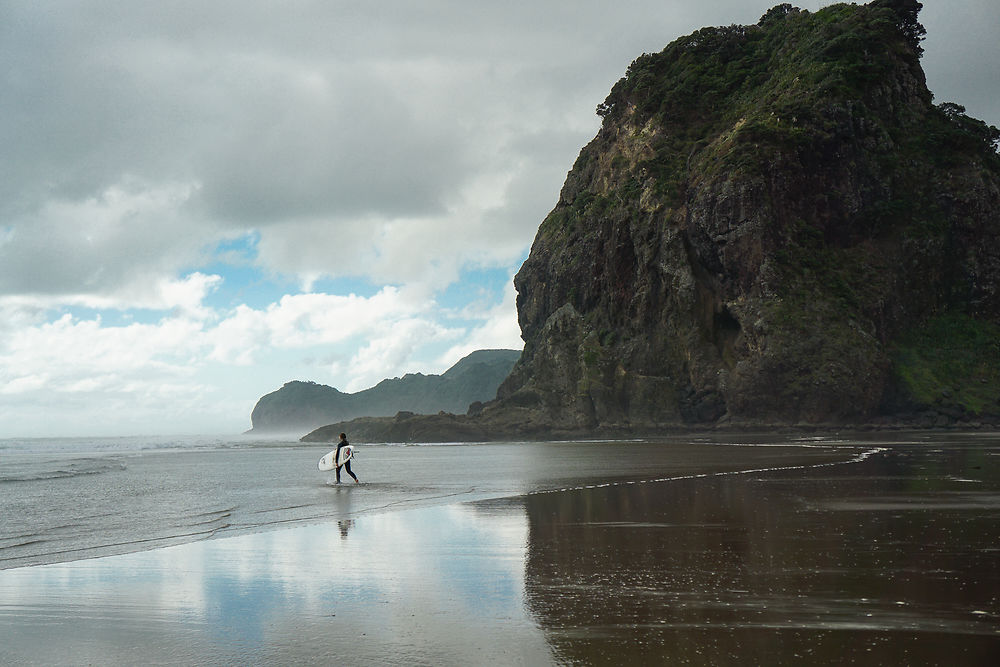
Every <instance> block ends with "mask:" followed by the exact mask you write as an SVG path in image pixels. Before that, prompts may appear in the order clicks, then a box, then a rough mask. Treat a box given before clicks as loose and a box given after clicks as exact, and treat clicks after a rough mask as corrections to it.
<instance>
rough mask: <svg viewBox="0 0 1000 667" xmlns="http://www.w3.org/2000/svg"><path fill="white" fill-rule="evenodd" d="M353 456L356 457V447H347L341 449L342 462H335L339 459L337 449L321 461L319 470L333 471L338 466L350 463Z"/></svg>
mask: <svg viewBox="0 0 1000 667" xmlns="http://www.w3.org/2000/svg"><path fill="white" fill-rule="evenodd" d="M352 456H354V445H347V446H346V447H341V448H340V460H339V461H335V460H334V459H335V458H336V457H337V450H336V449H335V450H333V451H332V452H329V453H328V454H326V455H325V456H324V457H323V458H321V459H320V460H319V469H320V470H333V469H334V468H336V467H337V466H342V465H344V464H345V463H347V462H348V461H350V460H351V457H352Z"/></svg>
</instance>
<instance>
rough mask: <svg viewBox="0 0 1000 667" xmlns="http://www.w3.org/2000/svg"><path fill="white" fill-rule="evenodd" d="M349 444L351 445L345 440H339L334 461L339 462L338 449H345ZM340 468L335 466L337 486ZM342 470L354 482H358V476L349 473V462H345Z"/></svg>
mask: <svg viewBox="0 0 1000 667" xmlns="http://www.w3.org/2000/svg"><path fill="white" fill-rule="evenodd" d="M349 444H351V443H349V442H347V440H346V439H345V440H341V441H340V442H338V443H337V453H336V454H335V455H334V459H333V460H334V461H339V460H340V448H341V447H346V446H347V445H349ZM340 468H341V466H337V484H340ZM343 468H344V470H346V471H347V474H348V475H350V476H351V477H353V478H354V481H355V482H357V481H358V476H357V475H355V474H354V473H353V472H351V462H350V461H345V462H344V465H343Z"/></svg>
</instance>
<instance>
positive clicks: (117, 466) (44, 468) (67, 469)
mask: <svg viewBox="0 0 1000 667" xmlns="http://www.w3.org/2000/svg"><path fill="white" fill-rule="evenodd" d="M125 468H126V466H125V463H123V462H122V461H121V460H120V459H117V458H84V459H69V460H56V461H52V460H49V461H32V462H30V463H27V462H26V463H17V462H15V463H11V464H8V465H5V466H4V467H3V469H2V470H0V484H4V483H14V482H37V481H40V480H50V479H62V478H66V477H79V476H81V475H102V474H104V473H111V472H120V471H122V470H125Z"/></svg>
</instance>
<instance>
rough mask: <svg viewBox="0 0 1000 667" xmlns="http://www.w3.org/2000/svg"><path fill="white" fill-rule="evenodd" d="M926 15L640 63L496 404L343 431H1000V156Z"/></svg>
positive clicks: (838, 18) (610, 107) (774, 36)
mask: <svg viewBox="0 0 1000 667" xmlns="http://www.w3.org/2000/svg"><path fill="white" fill-rule="evenodd" d="M920 7H921V5H920V4H919V3H917V2H915V1H913V0H875V1H874V2H870V3H869V4H866V5H849V4H835V5H831V6H829V7H826V8H824V9H821V10H819V11H817V12H809V11H805V10H800V9H797V8H795V7H792V6H791V5H788V4H782V5H779V6H777V7H775V8H773V9H771V10H770V11H768V12H767V14H765V15H764V16H763V17H762V18H761V19H760V21H759V22H758V23H757V24H755V25H749V26H738V25H732V26H727V27H719V28H704V29H702V30H699V31H697V32H695V33H693V34H691V35H688V36H686V37H682V38H680V39H677V40H676V41H674V42H672V43H671V44H669V45H668V46H667V47H666V48H665V49H664V50H663V51H661V52H660V53H656V54H643V55H642V56H640V57H639V58H637V59H636V60H635V61H634V62H633V63H632V65H631V66H630V67H629V68H628V71H627V72H626V75H625V76H624V77H623V78H622V79H621V80H620V81H619V82H618V83H617V84H615V86H614V87H613V88H612V90H611V93H610V94H609V95H608V97H607V99H606V100H605V101H604V102H603V103H602V104H600V105H599V106H598V108H597V112H598V114H599V115H601V116H602V117H603V123H602V127H601V129H600V131H599V132H598V134H597V136H596V137H595V138H594V139H593V140H592V141H591V142H590V143H589V144H588V145H587V146H585V147H584V148H583V150H582V151H581V152H580V155H579V157H578V158H577V160H576V163H575V164H574V165H573V168H572V170H571V171H570V172H569V174H568V176H567V178H566V182H565V184H564V186H563V188H562V191H561V192H560V193H559V198H558V202H557V203H556V205H555V207H554V208H553V210H552V211H551V213H549V215H548V216H547V217H546V218H545V219H544V220H543V221H542V223H541V225H540V227H539V229H538V233H537V236H536V237H535V240H534V243H533V245H532V248H531V253H530V255H529V257H528V259H527V261H526V262H525V263H524V265H523V266H522V268H521V270H520V271H519V272H518V274H517V276H516V278H515V280H514V283H515V287H516V288H517V293H518V296H517V311H518V320H519V322H520V326H521V331H522V337H523V338H524V341H525V347H524V351H523V353H522V354H521V356H520V358H519V359H518V361H517V363H516V365H515V366H514V368H513V370H512V372H511V373H510V375H509V376H508V377H507V378H506V380H504V382H503V384H502V385H500V387H499V390H498V393H497V396H496V399H495V400H493V401H490V402H487V403H486V404H484V405H482V406H476V408H475V409H474V410H472V411H471V412H470V413H469V414H465V415H454V414H452V415H436V416H432V417H419V416H416V415H407V414H402V415H397V416H395V417H384V418H381V419H376V420H359V421H354V422H348V423H342V424H335V425H332V426H331V427H330V429H332V431H337V432H339V431H340V430H348V431H350V432H352V434H353V436H352V437H354V438H355V439H367V440H403V441H405V440H453V439H464V440H470V439H474V440H490V439H516V438H549V437H563V436H566V437H580V436H597V435H619V436H621V435H641V434H651V433H656V432H662V431H664V430H676V429H698V428H748V427H774V426H789V425H797V426H804V427H814V428H818V427H830V426H833V427H850V426H872V425H875V426H878V425H886V426H893V425H903V426H947V425H953V424H963V425H973V426H974V425H980V424H986V425H996V424H998V423H1000V417H998V416H1000V155H998V152H997V150H998V141H1000V131H998V130H997V128H995V127H991V126H988V125H987V124H986V123H983V122H982V121H979V120H976V119H974V118H971V117H969V116H968V115H966V113H965V109H964V108H962V107H961V106H960V105H958V104H956V103H952V102H945V103H941V104H935V103H934V100H933V96H932V94H931V92H930V91H929V90H928V88H927V85H926V82H925V78H924V73H923V71H922V69H921V66H920V55H921V47H920V41H921V39H922V37H923V35H924V28H923V27H922V26H921V24H920V23H919V21H918V12H919V10H920ZM327 435H328V434H327V433H325V432H323V433H319V432H318V433H316V434H312V435H310V436H307V438H310V439H320V438H323V437H326V436H327ZM455 436H461V437H455Z"/></svg>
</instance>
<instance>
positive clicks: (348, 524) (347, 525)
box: [337, 519, 354, 539]
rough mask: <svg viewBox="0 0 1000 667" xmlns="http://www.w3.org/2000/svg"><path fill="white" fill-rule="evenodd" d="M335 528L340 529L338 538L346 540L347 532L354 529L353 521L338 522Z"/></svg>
mask: <svg viewBox="0 0 1000 667" xmlns="http://www.w3.org/2000/svg"><path fill="white" fill-rule="evenodd" d="M337 527H338V528H340V538H341V539H345V538H347V533H348V531H350V530H351V528H353V527H354V519H345V520H344V521H338V522H337Z"/></svg>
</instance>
